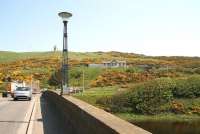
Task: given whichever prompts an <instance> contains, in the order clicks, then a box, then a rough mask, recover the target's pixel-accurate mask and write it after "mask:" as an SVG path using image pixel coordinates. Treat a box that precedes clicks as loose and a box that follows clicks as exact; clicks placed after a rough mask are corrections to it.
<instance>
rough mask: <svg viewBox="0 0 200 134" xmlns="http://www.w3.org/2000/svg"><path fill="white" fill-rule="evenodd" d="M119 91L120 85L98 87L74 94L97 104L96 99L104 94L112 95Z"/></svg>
mask: <svg viewBox="0 0 200 134" xmlns="http://www.w3.org/2000/svg"><path fill="white" fill-rule="evenodd" d="M117 91H118V87H117V86H114V87H102V88H101V87H98V88H91V89H88V90H85V91H84V92H83V93H78V94H75V95H73V96H74V97H76V98H78V99H80V100H83V101H85V102H87V103H90V104H92V105H94V106H97V104H96V101H97V100H98V99H99V98H101V97H104V96H112V95H113V94H115V93H116V92H117Z"/></svg>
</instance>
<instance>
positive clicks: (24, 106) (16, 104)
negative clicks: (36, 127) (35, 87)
mask: <svg viewBox="0 0 200 134" xmlns="http://www.w3.org/2000/svg"><path fill="white" fill-rule="evenodd" d="M34 101H35V97H33V99H32V100H31V101H26V100H23V101H22V100H20V101H13V99H12V98H10V97H8V98H1V97H0V134H18V133H21V134H23V133H26V129H27V127H28V124H29V120H30V117H31V113H32V108H33V105H34Z"/></svg>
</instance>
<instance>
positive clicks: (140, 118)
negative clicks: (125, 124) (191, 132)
mask: <svg viewBox="0 0 200 134" xmlns="http://www.w3.org/2000/svg"><path fill="white" fill-rule="evenodd" d="M114 115H116V116H118V117H120V118H122V119H124V120H127V121H129V122H131V123H134V122H148V121H149V122H165V121H166V122H195V121H200V116H198V115H185V114H183V115H178V114H171V113H166V114H159V115H136V114H132V113H115V114H114Z"/></svg>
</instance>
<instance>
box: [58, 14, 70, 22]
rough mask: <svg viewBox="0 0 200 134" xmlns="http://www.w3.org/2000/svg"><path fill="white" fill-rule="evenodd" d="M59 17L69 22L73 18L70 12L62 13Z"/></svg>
mask: <svg viewBox="0 0 200 134" xmlns="http://www.w3.org/2000/svg"><path fill="white" fill-rule="evenodd" d="M58 16H60V17H61V18H62V20H63V21H68V20H69V18H70V17H72V14H71V13H68V12H60V13H58Z"/></svg>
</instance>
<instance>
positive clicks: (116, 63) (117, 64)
mask: <svg viewBox="0 0 200 134" xmlns="http://www.w3.org/2000/svg"><path fill="white" fill-rule="evenodd" d="M89 67H104V68H117V67H124V68H126V67H127V63H126V61H119V60H111V61H104V62H103V63H102V64H89Z"/></svg>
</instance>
